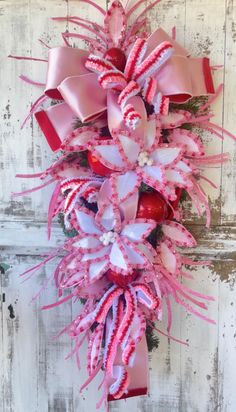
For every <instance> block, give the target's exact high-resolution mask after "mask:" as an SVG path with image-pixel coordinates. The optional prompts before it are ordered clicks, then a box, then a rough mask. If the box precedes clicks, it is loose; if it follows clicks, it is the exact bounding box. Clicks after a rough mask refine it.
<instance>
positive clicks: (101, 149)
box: [91, 144, 125, 170]
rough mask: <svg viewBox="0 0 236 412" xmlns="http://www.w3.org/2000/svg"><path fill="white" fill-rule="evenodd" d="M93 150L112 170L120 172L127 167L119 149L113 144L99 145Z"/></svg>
mask: <svg viewBox="0 0 236 412" xmlns="http://www.w3.org/2000/svg"><path fill="white" fill-rule="evenodd" d="M91 150H92V151H93V154H94V155H95V156H96V157H98V159H99V160H100V162H101V163H102V164H104V165H105V166H106V167H108V168H110V169H112V170H116V169H118V170H120V169H122V168H123V167H124V166H125V164H124V161H123V159H122V157H121V154H120V152H119V149H118V147H117V146H115V145H113V144H101V145H97V146H95V147H94V148H91Z"/></svg>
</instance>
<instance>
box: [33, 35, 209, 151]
mask: <svg viewBox="0 0 236 412" xmlns="http://www.w3.org/2000/svg"><path fill="white" fill-rule="evenodd" d="M163 42H168V43H170V44H171V46H172V48H173V55H172V56H171V57H170V58H169V59H168V60H167V61H166V62H165V63H164V64H163V65H162V66H161V67H160V68H159V69H158V71H157V73H155V74H154V76H153V75H152V78H153V77H155V88H156V89H157V90H158V92H159V93H161V94H162V95H163V96H165V97H168V98H169V99H170V101H171V102H176V103H177V102H178V103H184V102H186V101H188V100H189V99H190V98H192V97H193V96H200V95H201V96H204V95H210V94H214V93H215V91H214V86H213V81H212V76H211V69H210V63H209V59H208V58H206V57H204V58H192V57H190V56H189V53H188V52H187V51H186V50H185V49H184V48H183V47H181V46H180V45H179V44H178V43H177V42H176V41H175V40H173V39H172V38H171V37H170V36H168V34H167V33H165V31H164V30H162V29H161V28H159V29H157V30H156V31H155V32H154V33H153V34H152V35H151V36H150V37H149V38H148V39H147V42H146V43H147V49H146V54H145V56H144V59H145V60H147V57H149V56H151V55H152V54H153V52H154V51H155V49H156V48H157V47H158V46H160V45H161V44H162V43H163ZM88 57H89V52H87V51H84V50H81V49H75V48H72V47H56V48H52V49H50V50H49V57H48V71H47V81H46V88H45V94H46V96H48V97H51V98H53V99H59V100H62V102H63V103H59V104H58V105H55V106H52V107H50V108H49V109H47V110H43V111H39V112H37V113H36V114H35V116H36V119H37V121H38V123H39V126H40V127H41V129H42V131H43V133H44V135H45V137H46V139H47V141H48V143H49V145H50V147H51V148H52V150H53V151H55V150H58V149H59V148H60V144H61V142H62V141H63V140H64V138H65V136H66V135H67V136H68V133H70V131H71V129H72V128H73V123H74V121H75V118H76V117H77V118H79V119H80V120H81V121H82V122H83V123H84V122H88V121H92V120H95V119H97V118H99V117H100V116H101V115H102V114H103V113H105V112H106V110H107V108H108V107H109V105H108V104H107V95H109V93H111V90H107V89H104V88H103V87H102V86H101V85H100V83H99V81H98V74H97V73H93V72H91V71H90V70H88V69H87V68H86V64H85V63H86V61H87V59H88ZM145 60H144V62H145ZM105 62H106V61H105ZM144 62H143V63H144ZM114 93H116V95H117V99H118V96H119V94H118V93H117V92H114ZM137 99H139V100H140V101H141V97H137ZM128 103H130V101H129V102H128ZM119 110H121V109H119ZM109 111H110V112H113V110H112V108H111V110H109ZM126 112H127V109H126ZM113 121H114V122H115V123H117V122H116V120H113V119H108V122H109V123H110V124H112V123H113ZM122 121H123V119H122V118H121V122H122Z"/></svg>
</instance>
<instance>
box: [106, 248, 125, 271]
mask: <svg viewBox="0 0 236 412" xmlns="http://www.w3.org/2000/svg"><path fill="white" fill-rule="evenodd" d="M110 262H111V264H112V265H114V266H116V267H118V268H120V269H122V270H127V264H126V261H125V259H124V255H123V253H122V251H121V249H120V248H119V246H118V244H117V243H116V242H115V243H113V245H112V248H111V252H110Z"/></svg>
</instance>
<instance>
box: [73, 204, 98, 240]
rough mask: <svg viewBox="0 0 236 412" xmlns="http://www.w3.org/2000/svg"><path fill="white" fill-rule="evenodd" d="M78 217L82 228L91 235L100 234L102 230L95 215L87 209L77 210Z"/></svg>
mask: <svg viewBox="0 0 236 412" xmlns="http://www.w3.org/2000/svg"><path fill="white" fill-rule="evenodd" d="M75 214H76V218H77V221H78V225H79V227H80V229H81V230H82V231H83V232H84V233H87V234H89V235H92V234H95V235H100V234H101V233H102V232H101V230H100V229H99V228H98V227H97V225H96V222H95V220H94V216H93V215H92V214H91V213H89V212H87V211H85V210H81V209H80V210H75Z"/></svg>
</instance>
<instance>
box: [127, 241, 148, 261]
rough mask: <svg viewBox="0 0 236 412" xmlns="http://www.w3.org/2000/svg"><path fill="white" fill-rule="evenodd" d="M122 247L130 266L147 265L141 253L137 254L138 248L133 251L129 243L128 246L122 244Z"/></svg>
mask: <svg viewBox="0 0 236 412" xmlns="http://www.w3.org/2000/svg"><path fill="white" fill-rule="evenodd" d="M123 245H124V250H125V252H126V255H127V258H128V261H129V263H130V264H131V265H145V264H146V263H147V262H146V259H145V257H144V256H142V252H141V251H140V254H139V251H138V248H135V249H133V247H132V244H131V243H129V245H127V244H126V243H124V244H123Z"/></svg>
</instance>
